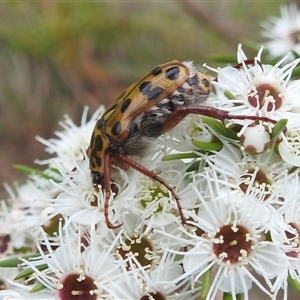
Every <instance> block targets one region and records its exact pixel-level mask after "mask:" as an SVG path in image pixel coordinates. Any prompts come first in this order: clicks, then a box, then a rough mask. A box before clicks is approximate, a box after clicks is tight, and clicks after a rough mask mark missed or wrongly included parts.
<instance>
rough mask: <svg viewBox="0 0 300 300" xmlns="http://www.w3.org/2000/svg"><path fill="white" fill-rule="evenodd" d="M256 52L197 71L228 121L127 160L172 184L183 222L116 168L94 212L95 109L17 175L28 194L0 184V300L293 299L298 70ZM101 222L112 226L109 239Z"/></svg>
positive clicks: (299, 204)
mask: <svg viewBox="0 0 300 300" xmlns="http://www.w3.org/2000/svg"><path fill="white" fill-rule="evenodd" d="M295 18H296V17H295ZM298 18H299V19H300V17H299V16H298ZM273 22H275V21H274V20H273ZM294 51H296V50H295V49H294ZM262 52H263V48H261V49H260V50H259V52H258V54H257V55H256V57H255V58H254V59H249V58H247V57H246V55H245V53H244V51H243V50H242V47H241V45H239V46H238V51H237V64H236V65H235V66H227V67H224V68H219V69H214V68H210V67H207V68H208V69H209V70H210V71H212V72H214V74H215V77H216V79H215V80H214V81H213V83H214V91H213V92H212V93H211V96H210V98H209V99H208V100H207V105H210V106H213V107H215V108H216V109H222V110H223V111H229V113H230V114H229V116H228V118H227V119H226V120H225V124H223V123H222V122H220V121H219V120H215V119H212V118H208V117H205V116H200V115H190V116H187V117H186V118H185V119H184V120H183V121H182V122H181V123H180V124H178V125H177V126H176V127H175V128H174V129H172V130H171V131H169V132H167V133H165V134H164V135H162V136H161V137H159V138H158V139H157V140H156V143H153V145H152V147H151V153H150V152H149V153H147V154H146V155H145V157H143V158H139V163H140V164H141V165H143V166H144V167H145V168H147V169H149V170H151V171H153V172H155V173H157V174H159V176H160V177H161V178H162V179H163V180H164V181H165V182H167V183H168V184H169V185H170V186H172V188H173V189H174V193H176V195H178V197H179V202H180V206H181V207H182V213H183V215H184V218H185V219H186V224H183V223H182V218H181V217H180V213H181V211H180V209H181V208H180V206H178V203H176V201H175V200H176V199H174V195H173V194H172V193H171V192H170V191H169V190H167V189H166V187H165V186H164V185H162V184H160V183H159V182H157V181H155V180H152V179H151V178H149V177H147V176H145V175H143V174H141V173H140V172H138V171H136V170H134V169H132V168H124V166H123V165H122V164H118V162H114V163H113V165H112V166H111V169H112V178H113V183H112V185H111V190H112V192H111V196H110V199H109V201H110V203H109V208H108V209H107V208H106V207H105V192H104V191H103V189H102V188H101V186H100V185H98V186H95V185H94V184H93V183H92V178H91V172H90V168H89V157H88V151H87V149H88V147H89V143H90V137H91V134H92V131H93V128H94V125H95V123H96V120H97V119H99V118H101V116H102V115H103V113H104V111H105V109H104V108H103V107H100V108H99V109H98V110H97V111H96V112H95V114H94V115H93V116H92V118H91V119H90V120H89V121H87V109H85V110H84V113H83V117H82V121H81V124H80V126H76V125H75V124H74V123H73V122H72V121H71V120H70V119H69V118H68V117H67V116H66V119H65V121H64V122H63V123H61V125H62V127H63V131H62V132H56V136H57V138H53V139H50V140H44V139H42V138H38V140H39V141H40V142H42V143H43V144H44V145H45V146H46V151H47V152H49V154H51V155H52V157H51V158H49V159H47V160H44V161H37V163H39V164H41V165H44V166H46V169H45V171H43V172H38V171H36V170H32V169H27V172H28V173H30V175H29V177H28V181H27V182H26V184H24V185H20V186H16V187H15V188H11V187H9V186H7V191H8V193H9V199H7V200H6V201H4V200H3V201H1V209H0V224H1V227H0V228H1V230H0V233H1V234H0V260H2V261H0V282H1V286H0V290H1V291H0V299H59V300H66V299H68V300H72V299H76V300H96V299H112V300H113V299H141V300H162V299H172V300H173V299H174V300H180V299H190V300H193V299H195V300H196V299H201V298H202V299H212V300H213V299H217V297H218V295H219V293H223V295H225V296H226V297H227V299H240V295H243V296H244V299H249V297H250V295H251V290H252V286H254V285H255V286H256V287H258V288H259V289H260V290H261V292H262V293H265V294H266V295H268V296H269V297H271V298H273V299H275V298H276V297H277V295H278V293H279V292H282V291H283V298H284V299H288V286H289V285H292V286H294V287H295V288H296V289H298V290H300V288H299V286H300V243H299V233H300V176H299V169H298V167H299V166H300V146H299V145H300V143H299V140H300V102H299V100H298V95H299V94H300V80H296V79H292V75H293V72H294V70H295V68H296V66H297V65H298V64H299V62H300V59H299V58H293V57H292V58H291V56H290V55H286V56H284V57H283V58H281V60H279V61H278V62H277V63H276V64H274V65H271V64H268V63H264V62H263V59H262V57H261V56H262ZM216 111H217V110H216ZM137 147H138V145H137ZM107 213H108V218H109V219H110V221H111V223H112V224H118V225H121V226H119V227H117V228H114V229H110V228H108V226H107V222H106V219H105V214H107ZM228 297H230V298H228Z"/></svg>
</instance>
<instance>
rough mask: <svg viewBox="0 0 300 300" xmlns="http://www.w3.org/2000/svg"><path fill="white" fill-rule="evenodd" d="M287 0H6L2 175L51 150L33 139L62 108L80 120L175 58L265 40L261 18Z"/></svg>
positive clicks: (1, 29) (1, 15)
mask: <svg viewBox="0 0 300 300" xmlns="http://www.w3.org/2000/svg"><path fill="white" fill-rule="evenodd" d="M284 2H285V1H256V2H252V1H198V2H197V1H196V2H195V1H194V2H193V1H161V2H159V1H149V2H144V1H136V2H131V1H105V2H52V1H49V2H48V1H37V2H30V1H29V2H19V1H17V2H13V1H11V2H6V3H3V2H2V3H1V4H0V53H1V55H0V74H1V80H0V165H1V172H0V182H4V181H5V182H8V183H12V182H13V181H14V180H22V175H21V174H20V173H18V172H17V171H15V170H13V168H12V165H13V164H15V163H18V164H26V165H29V166H34V163H33V160H34V159H35V158H43V157H46V156H47V154H45V152H44V150H43V149H44V146H43V145H41V144H39V143H38V142H37V141H36V140H35V136H36V135H40V136H42V137H44V138H50V137H53V136H54V135H53V131H54V130H56V129H59V130H60V127H59V126H58V124H57V123H58V121H59V120H62V119H63V115H64V114H66V113H67V114H68V115H70V116H71V117H72V119H73V120H74V121H75V122H76V123H79V120H80V117H81V114H82V109H83V106H85V105H88V106H89V107H90V113H92V112H94V111H95V110H96V108H97V107H98V106H99V105H100V104H105V105H106V104H108V103H110V102H111V101H112V100H114V99H115V98H116V97H117V96H118V95H119V94H120V93H121V92H122V91H123V89H124V88H126V87H127V86H128V85H129V84H131V83H132V82H134V81H135V80H138V79H139V78H140V77H141V76H143V75H144V74H145V73H146V72H148V71H149V70H151V69H152V68H153V67H155V66H156V65H157V64H160V63H163V62H165V61H168V60H171V59H178V60H193V61H195V62H196V63H197V64H203V63H205V62H206V63H209V64H210V65H212V66H219V65H220V64H217V63H216V62H214V61H212V60H211V59H212V58H213V57H215V56H220V55H231V56H235V54H236V51H237V44H238V43H239V42H243V40H244V39H250V40H253V41H256V42H258V44H259V42H260V41H261V40H260V25H259V23H260V22H261V21H262V20H264V19H266V18H268V17H269V16H271V15H279V7H280V5H281V4H283V3H284ZM244 50H245V51H246V53H247V56H248V57H251V55H254V54H255V53H256V51H253V50H251V49H247V48H246V47H244ZM1 188H2V187H1ZM2 191H3V189H2Z"/></svg>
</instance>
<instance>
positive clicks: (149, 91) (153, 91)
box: [139, 81, 164, 101]
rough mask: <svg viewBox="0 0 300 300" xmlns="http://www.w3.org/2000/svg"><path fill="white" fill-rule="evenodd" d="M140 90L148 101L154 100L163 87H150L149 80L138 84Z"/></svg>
mask: <svg viewBox="0 0 300 300" xmlns="http://www.w3.org/2000/svg"><path fill="white" fill-rule="evenodd" d="M139 89H140V92H141V93H142V94H143V95H145V96H146V97H147V99H148V100H149V101H151V100H155V99H156V98H157V97H159V95H160V94H161V93H162V92H163V91H164V88H162V87H160V86H157V87H154V88H152V83H151V81H145V82H143V83H142V84H140V86H139Z"/></svg>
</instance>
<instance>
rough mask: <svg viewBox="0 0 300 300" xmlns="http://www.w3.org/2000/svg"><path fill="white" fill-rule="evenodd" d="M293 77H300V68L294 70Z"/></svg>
mask: <svg viewBox="0 0 300 300" xmlns="http://www.w3.org/2000/svg"><path fill="white" fill-rule="evenodd" d="M292 76H293V77H299V76H300V67H296V68H295V69H294V70H293V73H292Z"/></svg>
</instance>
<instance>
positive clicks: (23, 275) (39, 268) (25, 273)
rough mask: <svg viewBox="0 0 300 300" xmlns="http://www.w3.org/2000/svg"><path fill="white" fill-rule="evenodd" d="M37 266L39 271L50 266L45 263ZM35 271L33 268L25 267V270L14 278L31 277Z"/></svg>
mask: <svg viewBox="0 0 300 300" xmlns="http://www.w3.org/2000/svg"><path fill="white" fill-rule="evenodd" d="M36 268H37V269H38V270H39V271H43V270H45V269H47V268H48V265H46V264H44V265H40V266H36ZM34 272H35V271H34V270H33V269H30V268H28V269H25V270H24V271H22V272H20V273H19V274H18V275H17V276H16V277H15V278H14V280H18V279H22V278H27V277H29V276H30V275H31V274H33V273H34Z"/></svg>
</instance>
